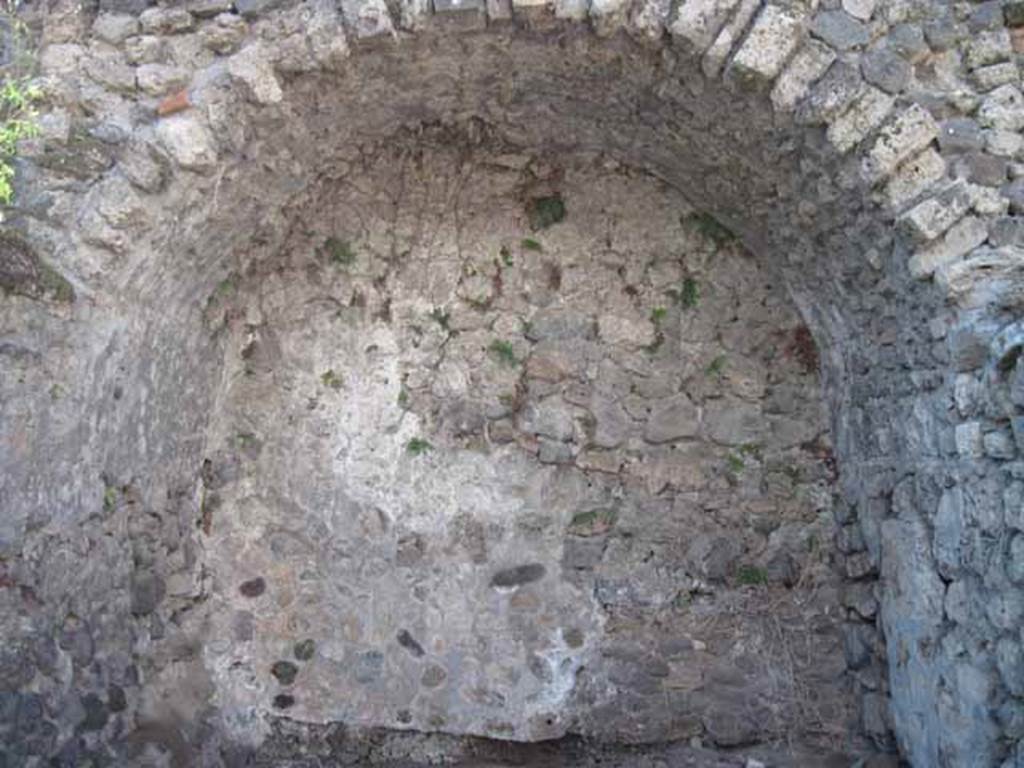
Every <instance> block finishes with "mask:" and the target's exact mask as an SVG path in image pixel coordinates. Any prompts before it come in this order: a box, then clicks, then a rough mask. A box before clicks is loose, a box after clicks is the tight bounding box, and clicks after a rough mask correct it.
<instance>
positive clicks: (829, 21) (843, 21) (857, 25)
mask: <svg viewBox="0 0 1024 768" xmlns="http://www.w3.org/2000/svg"><path fill="white" fill-rule="evenodd" d="M810 30H811V34H813V35H817V36H818V37H820V38H821V39H822V40H824V41H825V42H826V43H828V44H829V45H830V46H831V47H832V48H835V49H836V50H838V51H847V50H850V49H851V48H859V47H860V46H863V45H866V44H867V43H868V41H869V40H870V39H871V38H870V34H869V32H868V28H867V27H866V26H865V25H864V23H863V22H861V21H859V20H858V19H855V18H854V17H852V16H850V15H849V14H848V13H845V12H844V11H822V12H820V13H819V14H818V15H817V16H815V17H814V20H813V21H812V22H811V25H810Z"/></svg>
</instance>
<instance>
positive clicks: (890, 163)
mask: <svg viewBox="0 0 1024 768" xmlns="http://www.w3.org/2000/svg"><path fill="white" fill-rule="evenodd" d="M938 133H939V127H938V125H937V124H936V122H935V119H934V118H933V117H932V116H931V115H930V114H928V112H926V111H925V110H924V109H923V108H922V107H920V106H918V105H916V104H915V105H913V106H911V107H910V108H909V109H907V110H906V111H905V112H903V113H901V114H899V115H898V116H897V117H896V118H895V119H894V120H892V121H891V122H890V123H889V124H888V125H886V126H885V127H884V128H882V131H881V133H880V135H879V137H878V139H877V140H876V141H875V144H874V146H872V148H871V149H870V150H869V152H868V154H867V157H866V158H865V159H864V162H863V174H864V176H865V178H867V179H868V180H869V181H874V182H877V181H880V180H882V179H883V178H885V177H887V176H889V175H891V174H892V173H893V172H894V171H895V170H896V168H897V167H898V166H899V165H900V163H902V162H903V161H904V160H906V159H907V158H908V157H911V156H913V155H915V154H917V153H918V152H920V151H921V150H923V149H924V148H925V147H927V146H928V145H929V144H931V142H932V141H934V139H935V138H936V136H938Z"/></svg>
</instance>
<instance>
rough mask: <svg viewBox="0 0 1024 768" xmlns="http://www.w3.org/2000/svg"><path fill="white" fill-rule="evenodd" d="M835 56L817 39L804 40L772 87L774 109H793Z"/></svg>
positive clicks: (786, 110) (785, 110) (784, 110)
mask: <svg viewBox="0 0 1024 768" xmlns="http://www.w3.org/2000/svg"><path fill="white" fill-rule="evenodd" d="M835 58H836V54H835V52H834V51H833V50H832V49H831V48H829V47H828V46H827V45H824V44H823V43H820V42H818V41H817V40H808V41H806V42H805V43H804V45H803V47H802V48H800V50H799V51H797V53H796V55H795V56H793V58H792V60H791V61H790V62H789V64H788V65H787V67H786V69H785V71H784V72H783V73H782V75H781V76H780V77H779V79H778V80H777V81H776V82H775V87H774V88H772V93H771V98H772V104H774V105H775V109H777V110H779V111H783V112H788V111H791V110H793V109H795V108H796V105H797V102H799V101H800V100H801V99H802V98H803V97H804V96H805V95H806V94H807V92H808V91H809V90H810V87H811V84H812V83H814V82H815V81H816V80H817V79H818V78H819V77H821V76H822V75H823V74H824V73H825V71H826V70H827V69H828V68H829V67H830V66H831V65H832V62H833V61H835Z"/></svg>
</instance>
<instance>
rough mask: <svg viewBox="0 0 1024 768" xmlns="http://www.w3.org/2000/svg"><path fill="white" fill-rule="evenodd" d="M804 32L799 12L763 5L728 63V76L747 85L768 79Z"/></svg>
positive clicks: (781, 64)
mask: <svg viewBox="0 0 1024 768" xmlns="http://www.w3.org/2000/svg"><path fill="white" fill-rule="evenodd" d="M803 35H804V20H803V18H802V17H801V16H799V15H797V14H796V13H794V12H793V11H790V10H787V9H784V8H781V7H780V6H777V5H766V6H764V8H763V9H762V10H761V13H760V14H758V16H757V19H756V20H755V21H754V25H753V27H751V29H750V32H749V33H748V34H747V38H746V40H744V42H743V45H742V46H740V49H739V50H738V51H737V52H736V55H735V56H733V58H732V62H731V63H730V64H729V72H730V73H731V76H732V77H733V78H735V79H736V80H737V81H738V82H739V83H741V84H744V85H748V86H757V85H767V84H769V83H771V82H772V81H774V80H775V78H776V77H778V75H779V73H780V72H781V71H782V67H783V65H784V64H785V63H786V61H787V60H788V59H789V57H790V55H791V54H792V53H793V52H794V51H795V50H796V49H797V47H798V46H799V45H800V42H801V40H802V39H803Z"/></svg>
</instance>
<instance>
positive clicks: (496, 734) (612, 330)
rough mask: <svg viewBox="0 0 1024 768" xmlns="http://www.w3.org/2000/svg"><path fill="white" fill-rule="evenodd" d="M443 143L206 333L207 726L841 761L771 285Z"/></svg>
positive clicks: (830, 633)
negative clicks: (807, 745) (273, 724)
mask: <svg viewBox="0 0 1024 768" xmlns="http://www.w3.org/2000/svg"><path fill="white" fill-rule="evenodd" d="M436 133H438V132H432V134H431V136H430V137H415V138H409V137H406V138H397V139H392V140H391V141H390V142H389V143H388V144H387V145H384V146H382V147H380V148H379V149H377V150H373V149H371V148H364V149H363V151H362V153H361V154H362V157H363V158H364V163H365V166H366V167H364V168H362V169H360V170H359V171H353V172H350V173H349V174H347V175H346V176H345V178H344V179H343V180H342V179H333V178H330V177H327V178H322V179H320V180H318V181H317V182H316V183H314V184H312V185H311V187H310V189H309V190H308V192H307V193H306V195H305V196H303V198H301V199H300V200H298V201H296V203H295V206H294V210H293V211H291V212H290V213H291V215H292V216H293V218H292V222H293V226H292V232H291V235H290V237H289V239H288V241H287V242H286V243H285V245H284V251H285V255H284V256H283V257H280V258H276V259H272V260H268V262H267V263H264V264H261V265H260V266H259V267H258V269H256V270H255V271H254V274H251V275H248V276H246V277H244V278H243V277H238V278H235V279H233V280H232V282H231V284H230V288H226V289H225V295H224V296H222V297H220V298H219V300H218V302H217V305H216V306H215V307H211V309H210V316H211V320H212V321H214V322H216V323H221V322H226V323H227V327H228V328H229V329H230V336H229V339H230V341H229V342H228V347H229V351H228V360H229V362H228V364H227V366H226V368H225V373H224V380H225V385H224V387H225V388H224V390H223V395H222V396H221V398H220V400H219V406H218V409H217V411H216V413H217V417H216V420H215V422H214V424H212V425H211V430H210V435H211V448H213V449H214V450H213V452H212V453H211V454H210V464H209V467H208V470H207V472H206V475H205V476H206V478H207V481H206V487H207V496H206V499H205V509H206V510H207V515H206V516H205V517H204V525H206V528H207V530H206V533H207V534H208V537H204V542H205V549H206V558H205V560H206V563H207V567H208V569H209V571H210V572H211V577H212V589H211V601H212V602H213V610H212V618H211V620H210V627H209V630H208V634H207V637H206V647H207V651H206V654H205V656H206V659H207V663H208V665H209V667H210V669H211V671H212V672H213V678H214V682H215V684H216V685H217V687H218V689H219V692H220V695H219V700H220V703H221V706H222V708H223V709H224V710H225V711H231V712H235V711H237V712H248V711H251V710H252V709H253V707H254V705H255V706H256V708H257V709H264V710H267V711H269V712H270V713H274V712H275V711H276V712H281V711H284V712H286V713H287V714H288V715H289V716H292V717H296V718H298V719H300V720H304V721H313V722H331V721H341V722H346V723H350V724H356V725H367V726H390V727H393V728H408V727H413V728H418V729H420V730H425V731H430V730H443V731H446V732H449V733H470V734H477V735H483V736H489V737H492V738H506V739H509V738H512V739H517V740H538V739H549V738H553V737H560V736H562V735H563V734H564V733H566V732H572V733H577V734H584V735H587V736H589V737H591V738H594V739H597V740H601V741H613V742H615V741H617V742H628V743H634V742H659V741H668V740H672V739H684V738H685V739H689V738H691V737H703V738H704V739H706V740H707V741H709V742H712V743H717V744H718V745H720V746H735V745H743V744H749V743H757V742H762V743H767V742H769V741H771V740H772V739H774V738H778V737H782V736H784V737H786V738H789V739H791V740H792V741H794V742H797V741H800V740H804V739H810V740H821V741H823V742H824V744H825V745H826V747H832V746H836V747H842V745H843V742H844V739H845V738H846V735H847V731H848V730H849V725H850V723H849V716H850V714H851V711H852V710H853V709H854V707H852V706H851V702H850V701H849V699H848V697H847V693H846V691H847V688H848V686H846V685H845V684H844V682H843V680H842V672H843V668H844V667H843V661H842V647H841V642H842V641H841V638H840V632H839V622H840V619H839V611H838V606H837V605H836V604H837V602H838V596H837V586H838V584H837V582H838V580H837V578H836V574H835V573H834V570H833V569H832V567H831V563H830V559H829V556H828V553H829V549H830V547H829V546H828V541H829V538H830V535H831V514H830V509H831V492H832V487H831V481H832V480H833V476H832V474H831V471H830V469H829V468H828V467H827V466H826V461H825V459H826V458H827V457H828V456H829V455H830V448H829V443H828V438H827V436H826V434H825V424H824V418H823V413H822V408H821V403H820V401H819V395H818V386H817V380H816V377H815V376H814V375H813V374H814V373H816V370H817V360H816V357H815V349H814V347H813V344H812V343H810V346H806V344H807V343H809V342H804V343H805V346H803V347H801V346H800V340H801V339H802V338H803V337H804V336H805V335H806V336H807V338H808V339H809V334H808V333H807V331H806V328H805V327H804V326H803V325H802V323H801V322H800V320H799V318H798V317H797V316H796V314H795V312H794V311H793V310H792V309H791V308H789V306H788V301H787V300H786V297H785V295H784V293H783V290H782V286H781V285H780V284H778V283H777V282H775V281H774V279H773V278H772V277H770V276H769V275H767V274H766V273H765V272H764V271H763V270H762V269H761V268H759V266H758V265H757V264H756V262H754V261H753V259H752V258H751V257H750V256H749V255H747V254H745V253H744V252H743V251H742V250H741V249H740V248H739V247H738V245H737V243H736V242H735V241H734V239H733V238H732V236H731V235H730V234H729V233H727V232H726V231H724V230H721V229H718V230H714V231H713V232H712V234H714V235H715V236H717V237H718V241H716V240H715V239H713V238H712V237H711V236H710V235H709V234H701V229H702V228H703V229H705V230H707V229H708V228H709V227H710V226H711V223H710V221H711V220H709V219H706V218H701V217H700V216H698V215H696V214H695V213H694V212H693V211H692V210H691V209H690V207H689V206H688V205H687V203H686V202H685V201H684V200H683V199H682V198H681V197H679V196H678V194H677V193H674V192H671V191H670V190H667V189H665V188H664V186H663V185H659V184H656V183H653V182H651V181H650V180H646V181H645V180H642V178H631V177H630V176H629V175H627V174H624V173H623V171H621V170H610V169H608V167H607V166H608V165H609V164H608V162H607V161H605V162H604V163H603V164H602V163H599V162H598V161H597V160H594V161H590V162H589V163H585V164H583V165H582V166H580V165H579V164H576V165H570V166H568V167H566V165H565V164H564V158H563V159H562V160H561V162H562V164H561V165H559V164H558V160H557V159H556V158H547V159H546V160H540V159H537V158H531V157H530V156H528V155H522V154H516V153H512V152H508V151H504V152H502V151H496V150H495V149H493V148H488V147H487V146H486V145H482V146H476V147H472V148H467V146H466V141H465V137H464V136H462V135H460V134H457V133H456V134H454V135H450V132H443V131H442V132H440V133H441V136H437V135H434V134H436ZM499 149H500V148H499ZM602 165H604V166H606V167H602ZM611 167H612V168H614V164H611ZM385 201H387V202H386V203H385ZM531 224H532V226H531ZM867 650H868V651H870V647H868V648H867ZM830 739H831V741H830Z"/></svg>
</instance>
